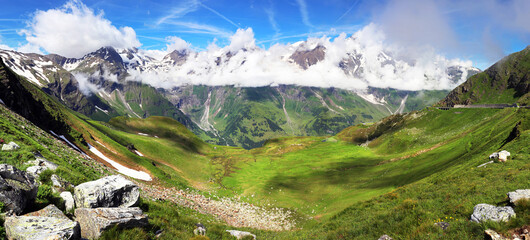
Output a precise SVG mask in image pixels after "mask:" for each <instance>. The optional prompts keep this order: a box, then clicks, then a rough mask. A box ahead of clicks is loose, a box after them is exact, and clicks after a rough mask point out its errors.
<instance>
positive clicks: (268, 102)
mask: <svg viewBox="0 0 530 240" xmlns="http://www.w3.org/2000/svg"><path fill="white" fill-rule="evenodd" d="M446 93H447V91H443V90H441V91H398V90H393V89H373V88H371V89H368V90H367V91H365V92H361V91H349V90H342V89H336V88H329V89H324V88H310V87H301V86H287V85H281V86H278V87H258V88H243V87H232V86H226V87H221V86H220V87H208V86H187V87H179V88H173V89H172V90H166V91H164V95H165V96H166V97H167V98H168V99H169V100H170V101H171V102H172V103H173V104H175V105H176V106H178V107H179V109H181V110H182V111H183V112H184V113H185V114H186V115H187V116H189V117H190V118H191V119H192V120H193V121H194V122H195V123H197V125H198V126H200V127H201V128H202V129H203V130H205V131H209V132H212V133H214V134H216V135H217V139H218V141H208V142H211V143H218V144H222V145H225V144H229V145H235V146H242V147H244V148H254V147H258V146H261V144H262V143H263V142H264V141H266V140H268V139H271V138H276V137H283V136H293V135H294V136H308V135H309V136H311V135H312V136H322V135H333V134H336V133H338V132H339V131H341V130H342V129H344V128H346V127H348V126H350V125H353V124H357V123H361V122H373V121H376V120H379V119H381V118H383V117H385V116H387V115H389V114H392V113H394V112H399V111H401V112H403V111H410V110H418V109H421V108H423V107H425V106H428V104H432V103H434V102H436V101H438V99H441V98H442V97H443V96H445V94H446Z"/></svg>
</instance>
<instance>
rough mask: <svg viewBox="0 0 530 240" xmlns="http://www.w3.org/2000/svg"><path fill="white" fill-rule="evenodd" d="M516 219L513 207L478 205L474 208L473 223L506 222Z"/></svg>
mask: <svg viewBox="0 0 530 240" xmlns="http://www.w3.org/2000/svg"><path fill="white" fill-rule="evenodd" d="M512 217H515V212H514V211H513V208H512V207H496V206H493V205H489V204H484V203H481V204H477V205H476V206H475V207H474V208H473V214H472V215H471V221H473V222H477V223H480V222H483V221H494V222H499V221H503V222H506V221H508V220H510V218H512Z"/></svg>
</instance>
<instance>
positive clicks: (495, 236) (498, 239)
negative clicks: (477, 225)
mask: <svg viewBox="0 0 530 240" xmlns="http://www.w3.org/2000/svg"><path fill="white" fill-rule="evenodd" d="M484 235H485V236H486V239H491V240H508V238H505V237H503V236H502V235H500V234H499V233H497V232H495V231H493V230H491V229H486V231H484Z"/></svg>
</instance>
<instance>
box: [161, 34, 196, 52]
mask: <svg viewBox="0 0 530 240" xmlns="http://www.w3.org/2000/svg"><path fill="white" fill-rule="evenodd" d="M166 41H167V42H168V44H167V45H166V52H168V53H169V52H173V51H175V50H177V51H188V50H190V47H191V44H190V43H188V42H186V41H184V40H183V39H182V38H179V37H175V36H171V37H167V38H166Z"/></svg>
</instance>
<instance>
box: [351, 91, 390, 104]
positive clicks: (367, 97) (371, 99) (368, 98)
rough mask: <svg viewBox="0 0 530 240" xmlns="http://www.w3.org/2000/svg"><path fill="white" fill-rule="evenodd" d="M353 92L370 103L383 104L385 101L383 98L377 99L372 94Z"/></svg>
mask: <svg viewBox="0 0 530 240" xmlns="http://www.w3.org/2000/svg"><path fill="white" fill-rule="evenodd" d="M355 93H356V94H357V96H359V97H361V98H362V99H364V100H365V101H367V102H369V103H372V104H376V105H384V104H385V103H386V101H385V99H384V98H382V99H377V98H376V97H375V96H374V95H373V94H365V93H362V92H355Z"/></svg>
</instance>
